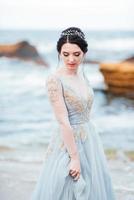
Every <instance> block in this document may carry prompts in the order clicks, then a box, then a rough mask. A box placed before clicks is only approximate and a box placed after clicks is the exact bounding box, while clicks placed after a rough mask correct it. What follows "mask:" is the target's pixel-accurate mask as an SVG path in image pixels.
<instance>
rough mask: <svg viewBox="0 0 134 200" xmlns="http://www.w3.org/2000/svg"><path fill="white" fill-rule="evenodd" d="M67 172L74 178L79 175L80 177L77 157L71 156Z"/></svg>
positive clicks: (77, 177) (76, 178)
mask: <svg viewBox="0 0 134 200" xmlns="http://www.w3.org/2000/svg"><path fill="white" fill-rule="evenodd" d="M69 174H70V175H71V176H72V177H73V178H74V180H78V179H79V177H80V161H79V158H71V161H70V166H69Z"/></svg>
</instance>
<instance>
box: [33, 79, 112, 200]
mask: <svg viewBox="0 0 134 200" xmlns="http://www.w3.org/2000/svg"><path fill="white" fill-rule="evenodd" d="M59 81H60V82H61V85H62V89H63V98H64V102H65V105H66V108H67V110H68V117H69V121H70V124H71V126H72V127H73V130H74V138H75V141H76V144H77V147H78V152H79V157H80V166H81V175H80V178H79V179H78V180H77V181H75V180H73V178H72V177H71V176H70V175H69V168H68V165H69V162H70V157H69V155H68V152H67V150H66V148H65V146H64V143H63V140H62V137H61V134H60V129H58V130H57V131H56V132H55V133H54V134H53V135H52V137H51V140H50V143H49V145H48V148H47V151H46V154H45V160H44V163H43V166H42V170H41V172H40V175H39V177H38V181H37V184H36V187H35V189H34V192H33V194H32V200H115V193H114V190H113V185H112V180H111V177H110V172H109V168H108V165H107V160H106V157H105V154H104V150H103V145H102V142H101V140H100V136H99V134H98V132H97V128H96V125H95V124H94V122H93V121H92V119H91V118H90V111H91V107H92V103H93V100H94V91H93V89H92V87H91V86H90V84H89V83H87V86H88V88H89V90H88V99H84V98H83V97H82V95H81V96H80V95H78V94H76V92H75V91H74V89H73V88H72V87H71V86H70V85H68V82H67V81H66V79H65V78H63V77H60V78H59Z"/></svg>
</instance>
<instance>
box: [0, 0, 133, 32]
mask: <svg viewBox="0 0 134 200" xmlns="http://www.w3.org/2000/svg"><path fill="white" fill-rule="evenodd" d="M133 8H134V3H133V0H66V1H65V0H0V29H61V28H66V27H68V26H79V27H81V28H84V29H88V30H134V12H133Z"/></svg>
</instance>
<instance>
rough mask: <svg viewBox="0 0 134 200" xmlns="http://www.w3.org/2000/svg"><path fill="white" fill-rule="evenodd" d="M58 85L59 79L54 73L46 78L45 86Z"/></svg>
mask: <svg viewBox="0 0 134 200" xmlns="http://www.w3.org/2000/svg"><path fill="white" fill-rule="evenodd" d="M59 85H60V77H59V76H58V75H57V74H56V73H51V74H49V75H48V76H47V78H46V86H47V87H49V86H53V87H58V86H59Z"/></svg>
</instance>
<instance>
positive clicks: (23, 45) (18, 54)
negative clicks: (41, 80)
mask: <svg viewBox="0 0 134 200" xmlns="http://www.w3.org/2000/svg"><path fill="white" fill-rule="evenodd" d="M2 56H5V57H8V58H18V59H21V60H25V61H33V62H35V63H37V64H39V65H44V66H46V67H47V66H48V64H47V62H46V61H44V59H43V58H42V57H41V56H40V54H39V53H38V51H37V49H36V47H34V46H33V45H31V44H29V42H27V41H21V42H18V43H15V44H10V45H0V57H2Z"/></svg>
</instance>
